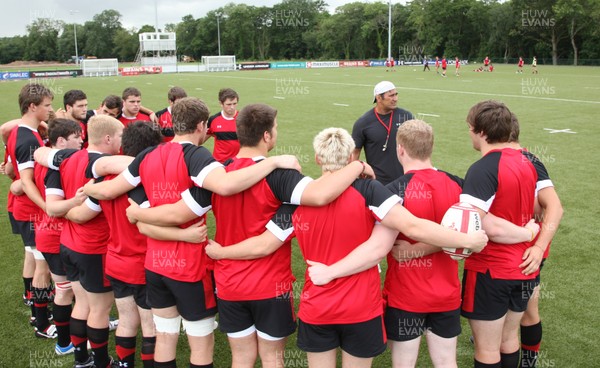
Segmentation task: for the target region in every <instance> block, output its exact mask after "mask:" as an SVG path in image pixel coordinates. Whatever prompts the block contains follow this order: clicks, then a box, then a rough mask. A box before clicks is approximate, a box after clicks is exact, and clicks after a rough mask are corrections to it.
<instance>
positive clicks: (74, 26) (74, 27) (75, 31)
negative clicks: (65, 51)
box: [69, 10, 79, 65]
mask: <svg viewBox="0 0 600 368" xmlns="http://www.w3.org/2000/svg"><path fill="white" fill-rule="evenodd" d="M69 13H70V14H71V15H73V14H75V13H79V10H69ZM73 38H75V64H76V65H79V50H78V48H77V23H75V22H73Z"/></svg>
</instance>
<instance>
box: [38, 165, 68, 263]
mask: <svg viewBox="0 0 600 368" xmlns="http://www.w3.org/2000/svg"><path fill="white" fill-rule="evenodd" d="M48 171H49V170H48V168H47V167H45V166H42V165H39V164H37V163H36V164H35V168H34V177H35V185H36V187H37V188H38V190H39V191H40V194H41V195H42V198H44V201H45V200H46V177H47V174H48ZM64 221H65V219H64V218H62V217H52V216H48V214H47V213H45V212H44V211H40V216H39V218H38V221H36V222H35V247H36V249H37V250H39V251H40V252H44V253H53V254H58V253H59V252H60V233H61V232H62V231H63V229H64Z"/></svg>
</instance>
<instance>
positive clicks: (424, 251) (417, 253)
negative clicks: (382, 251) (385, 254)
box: [390, 239, 442, 262]
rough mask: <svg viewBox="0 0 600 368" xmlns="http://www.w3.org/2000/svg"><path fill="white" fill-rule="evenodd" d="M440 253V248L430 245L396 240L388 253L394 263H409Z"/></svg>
mask: <svg viewBox="0 0 600 368" xmlns="http://www.w3.org/2000/svg"><path fill="white" fill-rule="evenodd" d="M441 251H442V248H440V247H436V246H435V245H430V244H426V243H423V242H416V243H414V244H411V243H410V242H408V241H406V240H401V239H396V242H395V243H394V246H393V247H392V250H391V251H390V252H391V254H392V257H394V259H395V260H396V261H398V262H406V261H410V260H411V259H415V258H421V257H425V256H428V255H430V254H433V253H436V252H441Z"/></svg>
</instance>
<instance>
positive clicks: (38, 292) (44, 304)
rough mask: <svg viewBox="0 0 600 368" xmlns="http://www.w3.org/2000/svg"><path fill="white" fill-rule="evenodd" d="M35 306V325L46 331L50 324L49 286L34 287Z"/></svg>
mask: <svg viewBox="0 0 600 368" xmlns="http://www.w3.org/2000/svg"><path fill="white" fill-rule="evenodd" d="M32 290H33V295H32V299H33V308H34V311H35V327H36V328H37V329H38V331H40V332H43V331H45V330H46V329H47V328H48V326H50V321H48V295H49V293H50V289H49V288H36V287H34V288H32Z"/></svg>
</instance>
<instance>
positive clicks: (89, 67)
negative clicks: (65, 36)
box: [81, 59, 119, 77]
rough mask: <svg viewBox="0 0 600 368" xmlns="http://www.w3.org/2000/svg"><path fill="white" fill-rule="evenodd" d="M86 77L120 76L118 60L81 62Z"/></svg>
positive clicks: (87, 60)
mask: <svg viewBox="0 0 600 368" xmlns="http://www.w3.org/2000/svg"><path fill="white" fill-rule="evenodd" d="M81 68H82V69H83V76H84V77H107V76H111V75H119V60H118V59H84V60H83V61H82V62H81Z"/></svg>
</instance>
